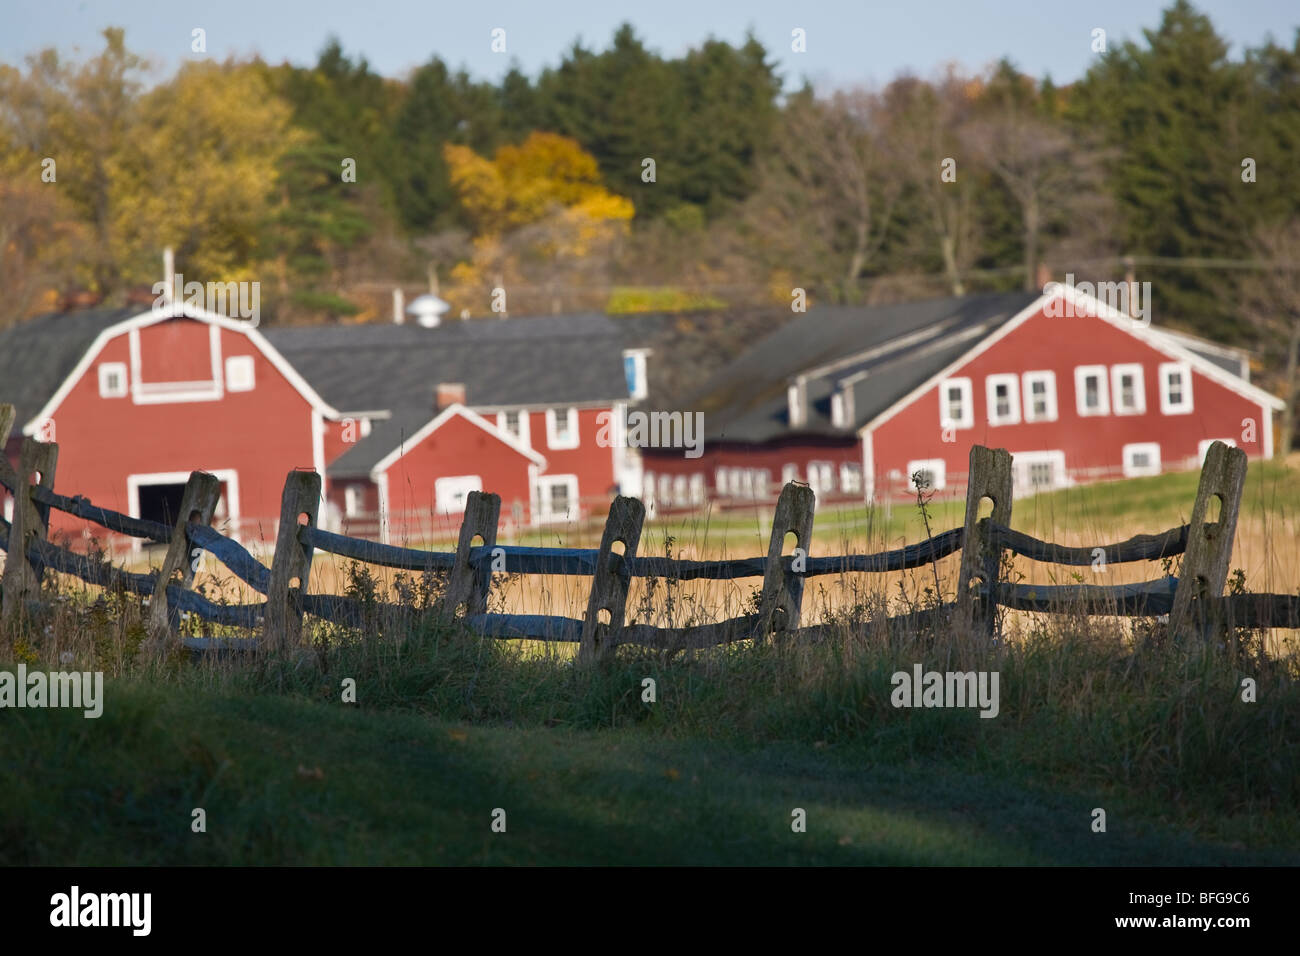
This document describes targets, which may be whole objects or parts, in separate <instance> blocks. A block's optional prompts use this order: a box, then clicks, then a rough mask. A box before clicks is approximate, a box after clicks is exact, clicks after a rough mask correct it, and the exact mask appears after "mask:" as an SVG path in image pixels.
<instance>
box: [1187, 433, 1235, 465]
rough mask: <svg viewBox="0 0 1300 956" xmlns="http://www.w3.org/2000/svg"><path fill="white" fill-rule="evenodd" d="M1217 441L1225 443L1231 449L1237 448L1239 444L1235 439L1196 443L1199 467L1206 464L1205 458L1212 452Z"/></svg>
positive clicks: (1207, 440) (1209, 439)
mask: <svg viewBox="0 0 1300 956" xmlns="http://www.w3.org/2000/svg"><path fill="white" fill-rule="evenodd" d="M1216 441H1221V442H1223V443H1224V444H1225V445H1227V446H1228V447H1229V448H1236V447H1237V442H1236V441H1235V440H1234V439H1231V438H1206V439H1205V440H1203V441H1200V442H1197V443H1196V462H1197V464H1199V465H1204V464H1205V456H1206V454H1208V453H1209V451H1210V446H1211V445H1213V444H1214V443H1215V442H1216Z"/></svg>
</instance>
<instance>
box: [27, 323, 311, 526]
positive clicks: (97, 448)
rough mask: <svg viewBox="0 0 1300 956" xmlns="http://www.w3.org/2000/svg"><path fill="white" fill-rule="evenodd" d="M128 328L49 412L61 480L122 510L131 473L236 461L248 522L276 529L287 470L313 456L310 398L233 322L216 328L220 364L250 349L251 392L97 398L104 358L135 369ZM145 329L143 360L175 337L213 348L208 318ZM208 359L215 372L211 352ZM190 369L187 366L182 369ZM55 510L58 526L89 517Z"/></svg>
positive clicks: (65, 487) (219, 467) (229, 466)
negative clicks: (144, 399)
mask: <svg viewBox="0 0 1300 956" xmlns="http://www.w3.org/2000/svg"><path fill="white" fill-rule="evenodd" d="M178 328H183V329H184V331H183V332H178V331H177V329H178ZM128 336H129V333H128V332H126V331H123V332H122V333H121V334H120V335H117V336H115V337H114V338H112V339H111V340H109V341H108V342H107V343H105V345H104V346H103V348H102V349H101V350H100V351H99V353H98V354H97V355H94V356H93V357H92V360H91V362H90V364H89V365H88V366H87V368H86V371H85V373H84V374H83V375H82V376H81V378H80V379H79V380H78V381H77V382H76V383H75V384H74V385H73V387H72V389H71V390H70V391H69V392H68V394H67V396H66V397H65V398H64V399H63V401H62V402H61V403H60V404H59V406H58V407H57V408H55V409H54V411H53V414H52V415H51V416H50V417H51V418H52V419H53V421H54V436H53V437H54V439H55V440H56V441H57V442H58V444H59V463H58V473H57V476H56V482H55V489H56V490H59V491H65V492H67V493H69V494H80V495H85V496H86V497H88V498H90V499H91V500H92V501H94V502H95V503H96V504H100V505H104V506H105V507H109V508H113V509H115V510H119V511H123V512H125V511H128V510H129V496H128V491H127V477H128V476H129V475H144V474H159V473H170V472H184V473H186V474H188V473H189V472H190V471H193V470H195V469H202V470H206V471H225V470H231V471H233V472H235V475H236V477H237V482H238V496H239V512H240V516H241V517H242V518H243V519H244V521H243V527H244V528H245V529H249V528H254V529H255V528H256V525H257V522H258V521H259V520H260V521H261V522H262V523H263V527H264V529H265V533H266V534H267V535H271V534H273V531H274V522H275V520H276V519H277V518H278V516H279V513H280V493H281V490H282V488H283V484H284V476H285V474H287V473H288V472H289V471H290V470H291V469H293V468H297V467H303V468H311V467H313V464H314V461H313V449H312V410H311V406H310V405H309V404H308V402H307V400H306V399H305V398H303V396H302V395H301V394H300V393H299V392H298V391H297V390H296V389H295V388H294V387H293V385H292V384H290V382H289V381H288V380H287V379H286V378H285V377H284V376H283V375H281V374H280V372H279V371H278V370H277V369H276V368H275V366H274V365H272V364H271V362H270V361H269V360H267V359H266V358H265V357H264V356H263V354H262V353H261V351H260V350H259V349H257V348H256V346H254V345H253V344H252V343H251V342H250V341H249V340H248V338H247V337H246V336H245V335H243V334H242V333H239V332H235V331H231V330H228V329H219V334H218V341H219V343H220V346H221V358H222V363H223V367H224V362H225V360H226V359H227V358H230V357H232V356H236V355H248V356H252V358H253V368H254V387H253V389H252V390H251V391H243V392H230V391H226V392H225V393H224V395H223V397H222V398H221V399H220V400H219V401H190V402H167V403H157V404H141V405H137V404H135V403H134V402H133V400H132V398H131V395H130V392H129V391H128V394H127V395H126V396H125V397H123V398H101V397H100V395H99V374H98V367H99V365H100V364H101V363H103V362H121V363H123V364H124V365H126V366H127V368H128V374H129V368H130V353H129V343H128ZM139 336H140V344H141V358H142V359H143V360H145V361H144V367H145V368H150V369H159V370H161V368H163V367H164V366H163V365H162V364H161V363H160V362H159V361H158V360H157V358H158V356H160V355H162V354H163V353H164V350H167V351H168V352H169V353H170V354H176V352H175V350H176V342H178V341H184V342H185V343H187V344H186V347H187V348H188V346H189V345H190V344H194V343H196V342H200V341H201V343H202V352H203V355H204V356H207V355H208V326H207V325H206V324H204V323H201V322H197V321H195V320H192V319H172V320H169V321H167V322H162V323H156V324H154V325H149V326H145V327H144V328H142V329H140V330H139ZM196 348H197V347H196ZM182 351H183V350H182ZM205 361H207V362H208V368H209V372H208V374H207V376H206V377H208V378H210V377H211V373H210V368H211V365H210V359H205ZM191 371H192V370H191V369H190V368H189V366H183V367H182V373H183V374H185V375H189V374H191ZM159 374H161V372H159ZM54 514H55V515H58V517H53V518H52V522H53V525H54V527H53V529H52V530H55V531H57V530H64V531H71V532H79V531H80V530H81V529H82V527H83V526H84V523H83V522H80V521H78V520H77V519H75V518H72V517H70V516H68V515H63V514H62V513H59V512H54ZM253 533H255V531H254V532H253Z"/></svg>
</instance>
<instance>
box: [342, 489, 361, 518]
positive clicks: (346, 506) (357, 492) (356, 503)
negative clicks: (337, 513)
mask: <svg viewBox="0 0 1300 956" xmlns="http://www.w3.org/2000/svg"><path fill="white" fill-rule="evenodd" d="M359 514H361V489H359V488H358V487H357V486H356V485H347V486H345V487H344V489H343V516H344V517H345V518H355V517H357V515H359Z"/></svg>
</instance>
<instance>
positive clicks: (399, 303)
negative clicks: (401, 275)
mask: <svg viewBox="0 0 1300 956" xmlns="http://www.w3.org/2000/svg"><path fill="white" fill-rule="evenodd" d="M405 321H406V296H404V295H402V290H401V289H394V290H393V324H394V325H401V324H402V323H403V322H405Z"/></svg>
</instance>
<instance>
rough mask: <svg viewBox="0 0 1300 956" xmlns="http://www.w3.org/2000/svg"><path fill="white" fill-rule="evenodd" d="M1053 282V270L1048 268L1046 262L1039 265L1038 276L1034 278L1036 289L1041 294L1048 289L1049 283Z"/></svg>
mask: <svg viewBox="0 0 1300 956" xmlns="http://www.w3.org/2000/svg"><path fill="white" fill-rule="evenodd" d="M1051 281H1052V270H1051V269H1049V268H1048V267H1047V263H1046V262H1040V263H1038V274H1037V275H1036V276H1035V277H1034V282H1035V283H1036V286H1035V288H1037V289H1038V290H1039V291H1040V292H1041V291H1042V290H1043V289H1046V288H1047V283H1049V282H1051Z"/></svg>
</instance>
